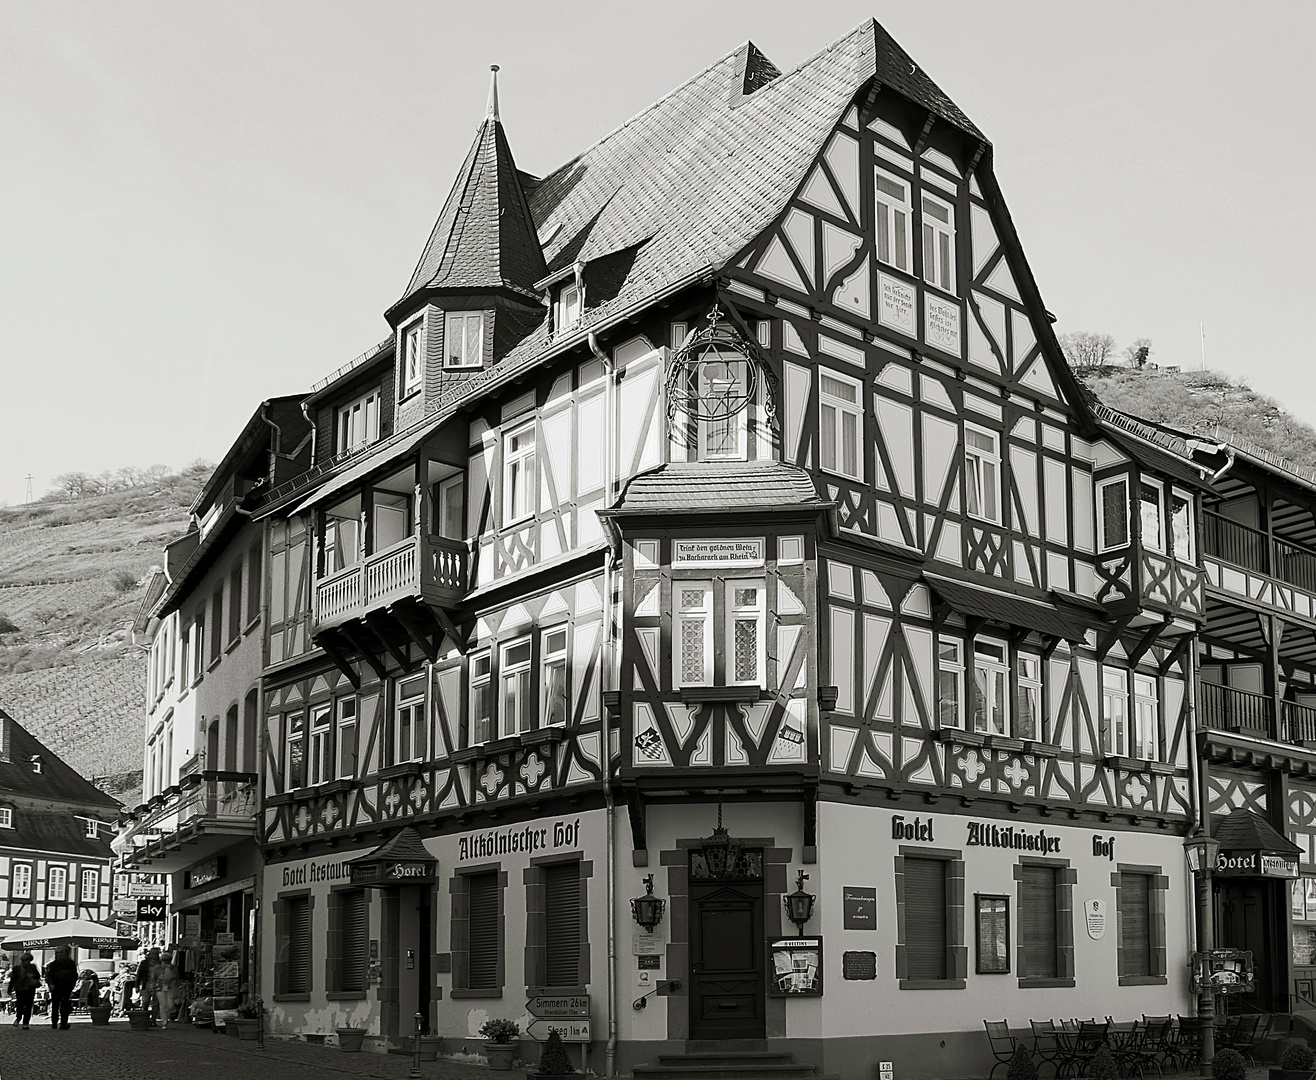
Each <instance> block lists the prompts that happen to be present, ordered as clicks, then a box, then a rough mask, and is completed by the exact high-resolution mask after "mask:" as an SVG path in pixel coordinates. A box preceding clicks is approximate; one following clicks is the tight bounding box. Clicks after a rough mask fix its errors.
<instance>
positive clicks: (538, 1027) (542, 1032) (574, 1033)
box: [525, 1016, 590, 1043]
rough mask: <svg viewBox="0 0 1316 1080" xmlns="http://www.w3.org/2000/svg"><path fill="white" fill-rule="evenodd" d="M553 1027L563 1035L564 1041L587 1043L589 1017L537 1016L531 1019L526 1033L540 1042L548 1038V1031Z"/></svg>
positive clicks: (588, 1039)
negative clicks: (560, 1017) (563, 1018)
mask: <svg viewBox="0 0 1316 1080" xmlns="http://www.w3.org/2000/svg"><path fill="white" fill-rule="evenodd" d="M552 1028H556V1029H557V1030H558V1032H560V1033H561V1035H562V1041H563V1042H569V1043H587V1042H589V1041H590V1038H589V1017H585V1018H584V1019H579V1018H578V1019H574V1020H573V1019H565V1020H562V1019H557V1018H550V1017H546V1016H541V1017H537V1018H536V1019H534V1020H531V1021H530V1025H529V1027H527V1028H526V1029H525V1033H526V1034H527V1035H529V1036H530V1037H531V1038H532V1039H538V1040H539V1041H540V1042H546V1041H547V1040H548V1033H549V1031H550V1030H551V1029H552Z"/></svg>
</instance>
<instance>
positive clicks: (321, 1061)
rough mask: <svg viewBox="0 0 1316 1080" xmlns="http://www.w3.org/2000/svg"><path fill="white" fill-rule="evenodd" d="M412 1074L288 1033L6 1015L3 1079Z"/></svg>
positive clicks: (386, 1079)
mask: <svg viewBox="0 0 1316 1080" xmlns="http://www.w3.org/2000/svg"><path fill="white" fill-rule="evenodd" d="M410 1072H411V1058H410V1057H409V1056H401V1055H397V1054H378V1053H370V1052H368V1051H363V1052H361V1053H359V1054H344V1053H343V1052H342V1051H341V1050H339V1049H338V1048H337V1047H336V1046H317V1045H313V1044H310V1043H304V1042H294V1041H290V1040H285V1039H267V1040H266V1041H265V1049H264V1050H261V1049H259V1048H258V1046H257V1044H256V1043H254V1042H242V1041H239V1040H238V1039H236V1038H234V1037H233V1036H231V1035H215V1034H214V1033H213V1032H211V1031H210V1030H209V1029H208V1028H197V1029H194V1028H192V1027H191V1026H190V1025H187V1024H179V1025H174V1024H171V1025H170V1026H169V1027H168V1028H166V1029H164V1030H161V1029H159V1028H153V1029H152V1030H150V1031H133V1030H132V1029H131V1028H129V1027H128V1023H127V1021H126V1020H115V1021H114V1022H113V1023H111V1024H110V1025H109V1026H108V1027H100V1026H92V1024H91V1023H90V1022H88V1021H87V1020H86V1019H85V1018H78V1017H75V1018H74V1019H73V1021H72V1023H71V1025H70V1027H69V1030H68V1031H55V1030H54V1029H52V1028H51V1026H50V1023H49V1021H47V1020H45V1018H44V1017H41V1018H35V1019H34V1022H33V1024H32V1027H31V1028H30V1029H29V1030H28V1031H24V1030H22V1029H21V1028H16V1027H14V1026H13V1024H12V1023H11V1022H10V1021H9V1020H8V1018H6V1019H5V1020H4V1021H0V1080H341V1078H344V1077H348V1076H356V1077H363V1078H370V1080H405V1078H406V1077H407V1076H408V1075H409V1074H410ZM420 1073H421V1076H423V1077H424V1078H425V1080H490V1072H489V1070H488V1069H487V1068H485V1067H484V1066H481V1065H467V1064H464V1063H459V1062H453V1061H444V1060H440V1061H437V1062H432V1061H431V1062H421V1065H420ZM495 1075H496V1074H495ZM502 1075H503V1076H509V1075H510V1076H517V1077H520V1076H523V1075H524V1073H520V1072H518V1073H512V1074H507V1073H504V1074H502Z"/></svg>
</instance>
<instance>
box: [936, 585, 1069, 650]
mask: <svg viewBox="0 0 1316 1080" xmlns="http://www.w3.org/2000/svg"><path fill="white" fill-rule="evenodd" d="M923 580H924V581H926V582H927V583H928V585H929V586H930V587H931V589H932V591H933V592H934V593H936V594H937V595H938V596H939V597H941V599H942V600H944V601H945V602H946V603H947V604H949V605H950V606H951V607H952V608H954V609H955V610H956V611H958V612H959V613H960V614H961V615H976V616H978V617H979V618H982V619H990V620H991V621H992V622H998V623H1004V624H1005V625H1007V626H1021V627H1027V628H1028V629H1031V630H1036V631H1037V632H1038V633H1041V634H1049V635H1050V636H1051V637H1058V638H1064V639H1065V640H1066V641H1082V640H1083V637H1084V635H1085V634H1086V630H1085V628H1084V627H1083V625H1082V624H1081V623H1080V622H1079V621H1078V620H1077V619H1072V618H1070V617H1069V616H1067V615H1063V614H1061V613H1060V612H1059V611H1057V610H1056V609H1055V608H1052V607H1048V606H1047V605H1046V604H1042V603H1039V602H1038V601H1036V600H1029V599H1027V598H1026V597H1023V596H1016V595H1014V594H1013V593H1003V592H997V591H996V590H995V589H983V588H980V587H979V586H977V585H969V584H967V583H965V582H963V581H955V580H953V579H951V578H946V577H942V576H941V575H940V574H924V575H923Z"/></svg>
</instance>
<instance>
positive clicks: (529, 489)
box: [503, 420, 539, 526]
mask: <svg viewBox="0 0 1316 1080" xmlns="http://www.w3.org/2000/svg"><path fill="white" fill-rule="evenodd" d="M526 435H529V436H530V441H529V444H528V445H524V446H518V447H515V448H514V446H513V444H514V443H515V442H516V441H517V440H518V439H523V438H524V437H525V436H526ZM538 452H539V432H538V430H537V428H536V425H535V422H534V421H533V420H531V421H530V422H529V423H526V424H518V425H517V426H516V427H514V428H512V429H511V430H510V431H505V432H503V525H504V526H507V525H512V524H515V523H516V522H518V521H525V520H526V519H527V518H531V517H533V516H534V514H535V511H536V510H537V509H538V505H539V499H538V495H539V469H538V468H537V465H538V459H537V455H538ZM518 483H519V485H520V486H519V487H518V486H517V485H518Z"/></svg>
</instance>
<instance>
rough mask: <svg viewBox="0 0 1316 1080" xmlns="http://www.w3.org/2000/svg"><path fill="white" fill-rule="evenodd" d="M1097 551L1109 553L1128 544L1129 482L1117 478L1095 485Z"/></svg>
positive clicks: (1126, 479)
mask: <svg viewBox="0 0 1316 1080" xmlns="http://www.w3.org/2000/svg"><path fill="white" fill-rule="evenodd" d="M1097 538H1098V544H1097V549H1098V550H1099V551H1110V550H1111V549H1112V548H1120V547H1124V546H1125V545H1127V544H1128V542H1129V481H1128V478H1127V477H1124V476H1117V477H1115V478H1114V479H1113V480H1103V481H1102V482H1101V483H1099V484H1098V485H1097Z"/></svg>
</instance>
